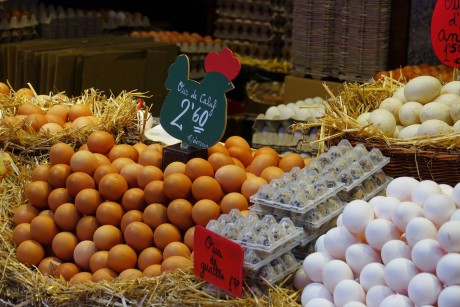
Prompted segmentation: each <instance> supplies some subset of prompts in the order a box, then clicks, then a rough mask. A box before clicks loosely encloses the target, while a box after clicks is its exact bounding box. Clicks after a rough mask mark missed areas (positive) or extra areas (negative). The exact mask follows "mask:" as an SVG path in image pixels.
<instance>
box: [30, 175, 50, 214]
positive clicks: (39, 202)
mask: <svg viewBox="0 0 460 307" xmlns="http://www.w3.org/2000/svg"><path fill="white" fill-rule="evenodd" d="M50 192H51V186H50V185H49V183H48V182H46V181H33V182H31V183H29V184H28V185H27V186H26V188H25V195H26V198H27V200H29V202H30V204H31V205H33V206H35V207H37V208H40V209H46V208H48V195H49V194H50Z"/></svg>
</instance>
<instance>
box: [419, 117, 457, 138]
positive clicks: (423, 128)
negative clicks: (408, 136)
mask: <svg viewBox="0 0 460 307" xmlns="http://www.w3.org/2000/svg"><path fill="white" fill-rule="evenodd" d="M451 132H452V127H451V126H449V125H448V124H447V123H445V122H443V121H442V120H439V119H429V120H427V121H425V122H423V123H422V124H420V127H419V128H418V131H417V135H418V136H430V135H431V136H436V135H441V134H447V133H451Z"/></svg>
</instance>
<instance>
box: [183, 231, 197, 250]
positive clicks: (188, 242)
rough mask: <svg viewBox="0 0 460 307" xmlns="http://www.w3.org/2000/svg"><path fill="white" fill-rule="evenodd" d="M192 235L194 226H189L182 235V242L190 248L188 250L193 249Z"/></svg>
mask: <svg viewBox="0 0 460 307" xmlns="http://www.w3.org/2000/svg"><path fill="white" fill-rule="evenodd" d="M194 236H195V226H193V227H190V228H189V229H188V230H187V231H186V232H185V235H184V243H185V245H187V247H188V248H189V249H190V251H193V241H194Z"/></svg>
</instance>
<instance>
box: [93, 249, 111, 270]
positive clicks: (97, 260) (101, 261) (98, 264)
mask: <svg viewBox="0 0 460 307" xmlns="http://www.w3.org/2000/svg"><path fill="white" fill-rule="evenodd" d="M108 261H109V251H97V252H95V253H94V254H93V255H92V256H91V258H90V260H89V267H90V270H91V272H93V273H94V272H96V271H97V270H100V269H103V268H108V267H109V264H108Z"/></svg>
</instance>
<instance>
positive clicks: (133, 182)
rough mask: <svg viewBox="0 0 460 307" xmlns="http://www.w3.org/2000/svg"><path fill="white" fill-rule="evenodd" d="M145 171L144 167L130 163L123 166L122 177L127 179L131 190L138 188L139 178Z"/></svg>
mask: <svg viewBox="0 0 460 307" xmlns="http://www.w3.org/2000/svg"><path fill="white" fill-rule="evenodd" d="M143 169H144V166H143V165H141V164H138V163H130V164H127V165H125V166H123V167H122V168H121V170H120V175H122V176H123V177H125V179H126V182H127V183H128V187H129V188H137V187H138V184H137V176H138V175H139V174H140V172H141V171H142V170H143Z"/></svg>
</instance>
